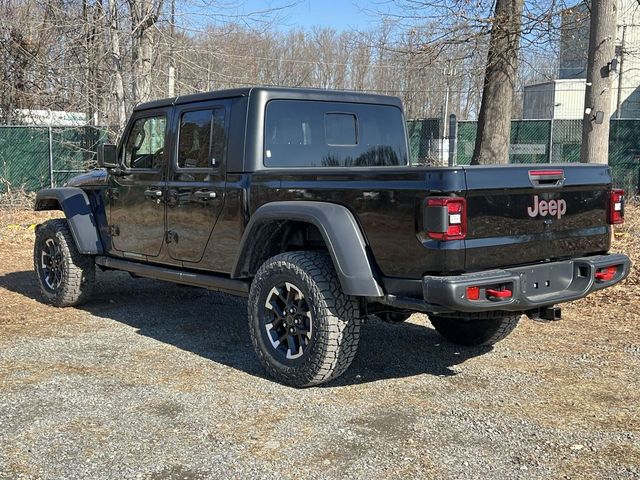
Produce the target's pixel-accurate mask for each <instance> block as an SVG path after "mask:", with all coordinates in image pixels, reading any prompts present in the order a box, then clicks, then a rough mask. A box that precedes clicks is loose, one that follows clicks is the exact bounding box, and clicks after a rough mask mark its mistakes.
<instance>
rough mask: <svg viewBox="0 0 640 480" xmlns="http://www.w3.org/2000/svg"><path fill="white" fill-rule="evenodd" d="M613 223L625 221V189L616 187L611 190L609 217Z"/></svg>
mask: <svg viewBox="0 0 640 480" xmlns="http://www.w3.org/2000/svg"><path fill="white" fill-rule="evenodd" d="M608 221H609V223H610V224H611V225H618V224H620V223H624V190H621V189H614V190H611V191H610V192H609V218H608Z"/></svg>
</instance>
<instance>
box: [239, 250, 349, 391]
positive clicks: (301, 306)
mask: <svg viewBox="0 0 640 480" xmlns="http://www.w3.org/2000/svg"><path fill="white" fill-rule="evenodd" d="M249 330H250V333H251V340H252V342H253V346H254V349H255V351H256V354H257V355H258V358H259V359H260V363H262V365H263V367H264V368H265V370H266V371H267V372H268V373H269V375H271V376H272V377H274V378H275V379H276V380H278V381H280V382H282V383H285V384H288V385H292V386H294V387H308V386H312V385H318V384H321V383H324V382H327V381H329V380H332V379H334V378H336V377H338V376H340V375H341V374H342V373H343V372H344V371H345V370H346V369H347V368H348V367H349V365H350V364H351V361H352V360H353V358H354V357H355V354H356V349H357V347H358V339H359V337H360V315H359V309H358V303H357V301H356V299H355V298H354V297H350V296H348V295H345V294H344V293H343V292H342V289H341V287H340V282H339V280H338V276H337V274H336V272H335V269H334V268H333V264H332V262H331V258H330V257H329V256H328V255H327V254H326V253H322V252H288V253H283V254H280V255H277V256H275V257H272V258H270V259H269V260H267V261H266V262H265V263H264V264H263V265H262V266H261V267H260V269H259V270H258V272H257V274H256V276H255V278H254V279H253V282H252V284H251V291H250V294H249Z"/></svg>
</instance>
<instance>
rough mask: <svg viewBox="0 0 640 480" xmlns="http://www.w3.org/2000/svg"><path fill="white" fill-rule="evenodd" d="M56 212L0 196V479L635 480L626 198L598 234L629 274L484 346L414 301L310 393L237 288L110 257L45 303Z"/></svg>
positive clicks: (374, 328)
mask: <svg viewBox="0 0 640 480" xmlns="http://www.w3.org/2000/svg"><path fill="white" fill-rule="evenodd" d="M56 216H59V212H53V213H52V212H41V213H35V212H28V211H22V210H18V209H14V210H13V211H11V212H7V211H3V210H0V306H1V308H0V422H1V423H2V425H3V428H2V429H0V477H2V478H4V477H6V478H15V477H18V476H20V475H23V476H25V477H29V476H31V477H38V478H63V477H72V478H96V477H101V478H118V479H119V478H158V479H161V478H163V479H164V478H166V479H174V478H187V479H191V478H193V479H199V478H212V477H217V476H219V477H223V476H224V477H225V478H226V477H233V478H260V477H263V478H279V477H282V478H289V477H291V476H294V474H295V472H304V476H307V477H309V478H338V477H344V478H346V477H349V478H397V477H399V476H400V477H403V476H414V477H437V478H492V479H502V478H505V479H506V478H509V479H510V478H562V477H570V478H629V479H632V478H639V477H640V412H639V407H638V405H640V393H639V392H640V376H639V375H638V372H639V371H640V335H638V333H637V329H638V325H639V324H640V302H638V300H637V299H638V298H640V274H639V271H638V268H637V267H636V266H635V265H638V262H640V208H638V207H636V206H634V205H629V206H628V208H627V211H626V223H625V225H624V226H622V227H620V228H616V232H615V235H614V239H613V247H612V251H617V252H623V253H626V254H627V255H629V256H630V257H631V259H632V260H633V261H634V263H635V265H634V268H633V270H632V272H631V274H630V276H629V278H628V279H627V280H626V281H625V282H624V283H623V284H621V285H618V286H616V287H614V288H612V289H607V290H606V291H603V292H599V293H597V294H594V295H592V296H590V297H589V298H587V299H583V300H581V301H578V302H574V303H571V304H567V305H563V320H562V321H560V322H555V323H544V324H543V323H536V322H531V321H529V320H526V319H523V320H522V321H521V323H520V325H519V326H518V328H517V329H516V330H515V331H514V332H513V334H512V335H511V336H509V337H508V338H507V339H506V340H504V341H503V342H501V343H499V344H497V345H496V346H495V347H494V348H486V349H463V348H460V347H456V346H453V345H450V344H448V343H447V342H445V341H444V340H443V339H442V338H441V337H439V336H438V335H437V334H436V333H435V331H434V330H433V329H432V328H431V327H430V324H429V321H428V319H427V318H426V317H425V316H423V315H414V316H413V317H412V318H411V319H410V320H409V321H408V322H407V323H406V324H403V325H388V324H383V323H380V322H375V321H372V322H368V323H367V324H366V325H365V326H364V328H363V333H362V338H361V343H360V349H359V352H358V355H357V356H356V359H355V361H354V364H353V366H352V367H351V369H350V370H349V371H348V372H347V373H346V374H345V375H344V376H343V377H342V378H340V379H339V380H338V381H337V382H334V383H333V384H330V385H328V386H325V387H322V388H314V389H307V390H293V389H290V388H287V387H283V386H281V385H278V384H276V383H274V382H272V381H271V380H269V379H267V378H265V377H264V372H263V371H262V369H261V368H260V366H259V364H258V362H257V360H256V359H255V356H254V354H253V351H252V349H251V345H250V342H249V339H248V336H247V335H248V331H247V330H248V329H247V318H246V313H245V312H246V302H245V301H243V300H238V299H234V298H232V297H228V296H224V295H217V294H215V295H214V294H211V295H210V294H208V293H203V292H202V291H200V290H194V289H184V288H179V287H175V286H172V285H170V284H167V283H162V282H153V281H150V280H140V279H138V280H136V279H132V278H130V277H129V276H128V275H125V274H119V273H113V272H112V273H99V274H98V287H97V289H96V294H95V298H94V300H93V301H92V302H91V303H90V304H88V305H86V306H84V307H82V308H67V309H58V308H54V307H51V306H48V305H46V304H44V303H43V302H41V300H40V295H39V291H38V288H37V285H36V282H35V278H34V276H33V273H32V268H33V267H32V247H33V240H34V226H35V225H36V224H37V223H40V222H42V221H44V220H47V219H49V218H53V217H56ZM176 305H179V306H180V308H179V309H176ZM292 472H293V473H292Z"/></svg>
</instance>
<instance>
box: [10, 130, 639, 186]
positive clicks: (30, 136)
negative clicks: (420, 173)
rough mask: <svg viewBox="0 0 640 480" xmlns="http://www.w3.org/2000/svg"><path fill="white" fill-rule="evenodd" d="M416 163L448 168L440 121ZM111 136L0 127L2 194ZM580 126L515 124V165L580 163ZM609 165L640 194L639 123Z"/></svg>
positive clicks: (418, 134)
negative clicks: (550, 162) (446, 166)
mask: <svg viewBox="0 0 640 480" xmlns="http://www.w3.org/2000/svg"><path fill="white" fill-rule="evenodd" d="M407 130H408V133H409V143H410V148H411V157H412V163H414V164H427V165H446V164H447V163H448V158H449V141H448V139H443V137H444V122H442V121H441V120H440V119H437V118H436V119H420V120H410V121H409V122H407ZM106 138H107V134H106V130H103V129H98V128H95V127H28V126H0V193H3V192H6V191H7V190H9V189H24V190H27V191H35V190H38V189H40V188H44V187H47V186H51V185H54V186H55V185H62V184H63V183H64V182H66V181H67V180H68V179H69V178H70V177H72V176H74V175H76V174H77V173H80V172H83V171H86V170H87V169H88V168H90V167H92V166H93V165H94V164H95V155H96V150H97V147H98V145H99V144H100V143H101V142H103V141H105V140H106ZM475 138H476V122H470V121H464V122H459V123H458V135H457V146H456V150H455V153H456V154H455V155H454V159H455V163H456V164H457V165H468V164H469V163H471V157H472V156H473V149H474V145H475ZM581 141H582V121H581V120H514V121H513V122H512V124H511V154H510V161H511V162H512V163H549V161H552V162H578V161H580V143H581ZM609 165H610V166H611V168H612V171H613V178H614V182H615V184H616V186H619V187H621V188H624V189H625V190H626V191H627V192H629V193H630V194H633V195H637V194H638V193H639V192H640V177H639V171H640V119H638V120H624V119H621V120H617V119H612V120H611V133H610V137H609Z"/></svg>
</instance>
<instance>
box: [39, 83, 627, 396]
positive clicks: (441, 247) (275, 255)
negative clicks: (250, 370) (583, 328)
mask: <svg viewBox="0 0 640 480" xmlns="http://www.w3.org/2000/svg"><path fill="white" fill-rule="evenodd" d="M98 163H99V165H100V166H102V167H104V168H102V169H99V170H95V171H92V172H90V173H87V174H84V175H80V176H78V177H75V178H74V179H72V180H71V181H70V182H69V183H68V185H67V186H65V187H62V188H54V189H47V190H42V191H40V192H39V193H38V195H37V199H36V204H35V209H36V210H62V211H63V212H64V214H65V216H66V219H65V220H51V221H48V222H46V223H43V224H42V225H39V226H38V228H37V230H36V241H35V251H34V262H35V270H36V272H37V276H38V279H39V283H40V286H41V288H42V292H43V294H44V297H45V298H46V299H47V300H48V301H49V302H51V303H52V304H54V305H57V306H70V305H78V304H80V303H82V302H85V301H86V300H88V299H89V297H90V295H91V291H92V288H93V285H94V278H95V269H96V266H97V267H98V268H100V269H101V270H110V269H115V270H124V271H128V272H130V273H131V274H132V275H134V276H141V277H150V278H156V279H161V280H166V281H171V282H175V283H180V284H186V285H191V286H198V287H204V288H208V289H211V290H217V291H222V292H228V293H232V294H237V295H245V296H248V297H249V301H248V310H249V312H248V317H249V324H250V332H251V336H252V341H253V345H254V347H255V350H256V353H257V355H258V358H259V359H260V362H261V363H262V364H263V365H264V367H265V369H266V370H267V371H268V373H269V374H270V375H272V376H273V377H275V378H276V379H278V380H279V381H281V382H284V383H287V384H290V385H294V386H309V385H317V384H320V383H322V382H326V381H328V380H331V379H333V378H336V377H337V376H339V375H340V374H341V373H343V372H344V371H345V370H346V369H347V367H348V366H349V364H350V363H351V361H352V360H353V357H354V355H355V353H356V348H357V345H358V337H359V333H360V324H361V319H362V318H363V317H365V316H366V315H374V314H375V315H378V316H379V317H380V318H382V319H383V320H386V321H390V322H401V321H403V320H405V319H406V318H408V316H409V315H410V314H411V313H412V312H425V313H427V314H428V315H429V318H430V320H431V322H432V323H433V325H434V327H435V328H436V330H437V331H438V332H440V333H441V334H442V335H443V336H444V337H445V338H447V339H448V340H450V341H452V342H455V343H459V344H464V345H480V344H485V345H486V344H492V343H494V342H496V341H498V340H500V339H502V338H504V337H505V336H506V335H507V334H509V332H511V331H512V330H513V328H514V327H515V326H516V324H517V322H518V320H519V318H520V317H521V316H522V315H523V314H526V315H528V316H529V317H532V318H537V319H547V320H552V319H557V318H559V316H560V310H559V308H557V307H556V305H557V304H559V303H562V302H567V301H570V300H575V299H578V298H582V297H584V296H585V295H587V294H589V293H590V292H593V291H595V290H599V289H601V288H606V287H609V286H611V285H613V284H615V283H617V282H619V281H620V280H622V279H623V278H625V277H626V276H627V274H628V273H629V269H630V262H629V259H628V258H627V257H626V256H624V255H620V254H608V253H607V251H608V250H609V247H610V240H611V232H612V227H611V225H613V224H617V223H621V222H622V221H623V217H624V193H623V192H622V191H620V190H615V189H612V186H611V173H610V170H609V168H608V167H607V166H606V165H573V164H561V165H509V166H480V167H466V166H458V167H447V168H441V167H411V166H410V165H409V155H408V148H407V135H406V131H405V119H404V115H403V110H402V104H401V102H400V100H399V99H397V98H393V97H387V96H380V95H367V94H358V93H348V92H334V91H323V90H308V89H280V88H247V89H238V90H227V91H220V92H211V93H204V94H197V95H191V96H185V97H177V98H170V99H166V100H159V101H154V102H150V103H146V104H143V105H139V106H138V107H137V108H135V109H134V112H133V114H132V116H131V118H130V120H129V123H128V125H127V127H126V129H125V130H124V133H123V135H122V138H121V140H120V141H119V143H118V145H117V146H115V145H103V146H102V147H101V149H100V151H99V153H98Z"/></svg>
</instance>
